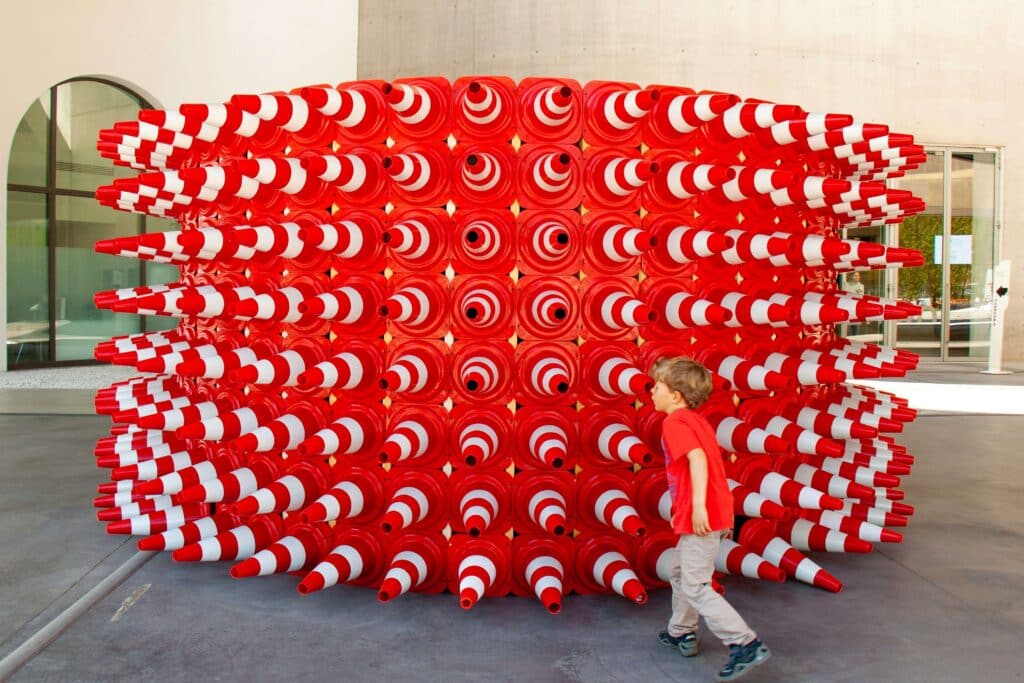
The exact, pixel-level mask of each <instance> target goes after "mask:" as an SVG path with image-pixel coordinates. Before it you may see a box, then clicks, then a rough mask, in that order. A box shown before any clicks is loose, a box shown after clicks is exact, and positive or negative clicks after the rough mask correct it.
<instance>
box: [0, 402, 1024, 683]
mask: <svg viewBox="0 0 1024 683" xmlns="http://www.w3.org/2000/svg"><path fill="white" fill-rule="evenodd" d="M103 426H104V422H103V421H102V420H100V419H99V418H71V417H53V418H48V419H43V418H39V417H32V416H18V417H14V416H5V417H0V434H2V435H3V437H4V438H3V453H4V454H3V457H2V458H0V500H2V501H3V502H2V504H0V505H2V508H0V509H2V512H3V519H4V524H3V525H0V548H2V549H3V550H2V553H0V576H2V577H3V584H2V603H3V605H4V606H5V608H4V609H3V610H0V634H2V635H0V637H3V638H6V640H5V642H4V645H3V647H2V648H0V656H3V655H5V654H6V653H7V652H9V651H10V650H11V649H13V648H14V647H16V646H17V644H18V643H20V642H22V641H24V639H25V638H27V637H28V636H29V635H31V633H32V632H34V631H35V630H36V629H37V628H38V627H39V626H40V625H41V623H40V622H42V623H45V617H46V616H47V615H49V614H50V613H52V612H54V611H55V610H56V611H59V609H58V608H59V603H60V601H61V600H65V601H66V600H68V599H70V598H71V597H73V593H74V592H75V587H76V586H77V587H78V588H77V590H79V591H82V590H85V589H88V588H89V587H90V586H91V585H93V584H95V582H96V580H98V579H97V577H96V572H95V571H94V572H92V573H90V571H89V570H90V569H91V568H95V567H97V565H99V567H100V568H101V569H102V568H105V565H104V558H106V561H107V562H108V563H112V562H113V560H115V559H120V560H121V561H123V559H126V558H127V557H128V556H130V555H131V550H130V548H128V547H125V546H118V540H117V539H110V538H108V537H106V536H104V534H103V532H102V529H101V525H99V524H98V523H96V522H95V521H93V515H92V510H91V505H90V500H89V499H90V498H91V496H92V491H93V490H94V482H95V481H96V479H97V476H96V473H95V472H93V471H91V460H92V456H91V449H92V441H93V440H94V439H95V436H96V435H97V434H98V433H99V432H100V430H102V428H103ZM1022 429H1024V418H1021V417H999V416H923V417H921V418H919V419H918V420H917V421H916V422H914V423H913V424H911V425H910V426H909V427H908V429H907V432H906V434H904V435H903V436H902V438H901V439H900V441H901V442H902V443H905V444H906V445H907V446H908V447H909V448H910V450H911V452H913V453H915V454H916V455H917V456H918V461H917V465H916V466H915V470H914V473H913V475H912V476H910V477H909V478H908V479H907V480H906V485H905V487H904V488H905V490H906V492H907V502H910V503H912V504H914V505H915V506H916V508H917V511H916V514H915V516H914V517H913V518H912V520H911V526H910V527H908V528H907V529H906V530H905V531H906V540H905V541H904V543H903V544H900V545H887V546H882V547H880V549H879V550H877V551H876V552H874V553H872V554H870V555H865V556H856V555H849V556H841V555H828V556H824V555H818V556H816V560H817V561H818V562H820V563H821V564H822V565H823V566H824V567H825V568H826V569H828V570H829V571H831V572H832V573H833V574H835V575H836V576H838V577H839V578H840V579H841V580H843V581H844V583H845V584H846V587H845V589H844V590H843V592H842V593H839V594H838V595H832V594H829V593H825V592H823V591H820V590H817V589H814V588H810V587H808V586H805V585H802V584H798V583H786V584H782V585H776V584H764V583H758V582H753V581H749V580H745V579H734V578H728V579H727V580H726V586H727V589H728V598H729V599H730V600H731V601H732V602H733V603H734V604H735V605H736V606H737V607H738V608H739V609H740V611H741V612H742V613H743V614H744V615H745V616H746V617H747V619H748V620H749V621H750V623H751V625H752V626H753V627H754V628H755V629H757V630H758V631H759V632H760V634H761V635H762V636H763V638H764V640H765V641H766V642H767V643H768V644H769V645H770V647H771V648H772V650H773V652H774V655H775V656H774V657H773V658H772V659H771V660H770V661H769V662H768V663H766V664H765V665H764V666H762V667H761V668H760V669H758V670H757V671H756V672H754V673H752V674H750V675H749V677H747V678H746V679H745V680H749V681H751V682H752V683H755V682H757V681H780V680H784V681H816V682H818V681H820V682H826V681H837V682H839V681H844V682H845V681H849V682H851V683H852V682H854V681H857V682H861V681H922V682H923V681H928V682H942V681H968V680H986V681H1012V680H1019V679H1020V676H1021V672H1022V670H1024V667H1022V666H1021V664H1020V656H1019V652H1018V651H1017V648H1018V647H1019V645H1018V641H1019V638H1020V633H1022V632H1024V588H1022V587H1024V543H1021V540H1022V539H1021V531H1020V529H1021V528H1024V509H1022V507H1021V505H1020V503H1021V501H1022V500H1024V495H1022V494H1024V461H1022V460H1021V459H1020V458H1019V457H1018V456H1017V452H1018V449H1017V442H1018V439H1019V437H1018V433H1019V432H1020V431H1021V430H1022ZM83 464H84V465H83ZM115 556H116V557H115ZM113 566H116V564H113ZM99 578H102V574H101V575H100V576H99ZM296 582H297V579H296V578H294V577H290V576H276V577H267V578H256V579H246V580H242V581H236V580H233V579H231V578H230V577H229V576H228V575H227V565H203V566H181V565H176V564H174V563H173V562H171V561H170V559H169V558H168V557H166V556H163V555H159V556H156V557H155V558H154V559H152V560H151V561H149V562H148V563H147V564H145V565H144V566H143V567H142V568H141V569H140V570H139V571H137V572H136V573H135V574H134V575H132V576H131V577H130V578H129V579H128V580H127V581H125V582H124V583H123V584H122V585H121V586H120V587H119V588H118V589H116V590H115V591H114V592H113V593H111V594H110V595H109V596H108V597H107V598H106V599H104V600H103V601H102V602H100V603H99V604H98V605H97V606H96V607H95V608H93V609H92V610H91V611H90V612H89V613H88V614H87V615H86V616H85V617H84V618H82V619H80V620H79V621H77V622H76V623H75V624H73V625H72V626H71V627H70V628H69V629H68V630H67V631H66V632H65V633H64V634H63V635H62V636H61V637H60V638H58V639H57V640H56V641H54V642H53V643H52V644H51V645H50V646H49V647H47V648H46V649H45V650H43V651H42V652H41V653H39V654H38V655H37V656H36V657H35V658H33V659H32V660H31V661H29V662H28V664H27V665H26V666H25V667H24V668H22V669H21V671H19V672H18V673H17V674H16V675H15V676H14V678H13V679H12V680H14V681H20V682H28V681H100V680H104V681H109V680H115V681H121V680H123V681H135V680H155V681H194V680H211V681H234V680H247V681H271V680H275V681H276V680H313V681H320V680H323V681H378V680H403V681H512V680H516V681H581V682H594V683H597V682H605V681H645V682H646V681H690V680H694V681H698V680H712V679H713V676H714V671H715V670H716V669H717V667H718V666H720V665H721V663H722V662H723V661H724V659H725V648H724V647H723V646H722V645H721V644H719V643H717V642H716V641H715V639H714V638H713V637H712V636H711V635H710V634H708V633H705V634H704V635H703V636H702V644H703V646H704V649H705V653H704V655H703V656H702V657H699V658H696V659H694V660H684V659H682V658H680V657H679V656H678V655H676V654H674V653H673V652H671V651H668V650H666V649H664V648H662V647H660V646H658V645H657V644H656V643H655V642H654V640H653V637H654V634H655V633H656V632H657V630H658V629H659V628H661V627H662V625H663V622H664V619H665V618H666V616H667V611H668V600H669V596H668V594H667V592H665V591H656V592H653V593H652V595H651V601H650V603H649V604H648V605H647V606H645V607H636V606H633V605H630V604H628V603H627V602H626V601H625V600H623V599H621V598H618V597H606V596H597V597H594V596H587V597H583V596H570V597H569V598H567V600H566V603H565V606H564V608H563V611H562V613H561V614H560V615H558V616H551V615H548V614H547V613H546V612H545V611H544V610H543V609H542V608H541V607H540V605H539V604H537V603H536V601H534V600H531V599H524V598H502V599H491V600H485V601H483V602H481V603H480V604H479V605H477V606H476V607H474V608H473V609H472V610H471V611H469V612H463V611H462V610H461V609H460V608H459V607H458V604H457V601H456V599H455V598H454V597H453V596H451V595H447V594H442V595H406V596H403V597H401V598H399V599H397V600H396V601H394V602H392V603H390V604H388V605H380V604H379V603H377V601H376V597H375V595H374V593H373V591H371V590H368V589H361V588H350V587H338V588H334V589H330V590H328V591H324V592H322V593H319V594H314V595H312V596H308V597H300V596H299V595H298V594H297V593H296V592H295V584H296ZM69 587H70V588H69ZM62 591H64V592H62Z"/></svg>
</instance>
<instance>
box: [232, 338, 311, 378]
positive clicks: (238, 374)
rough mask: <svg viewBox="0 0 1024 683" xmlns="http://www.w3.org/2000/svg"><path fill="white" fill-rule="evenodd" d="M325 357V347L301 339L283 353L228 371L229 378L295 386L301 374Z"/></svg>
mask: <svg viewBox="0 0 1024 683" xmlns="http://www.w3.org/2000/svg"><path fill="white" fill-rule="evenodd" d="M323 359H324V351H323V347H322V346H321V345H318V344H312V343H305V342H304V340H302V339H299V340H297V341H296V343H295V344H292V346H291V347H290V348H288V349H285V350H284V351H282V352H281V353H278V354H275V355H273V356H271V357H269V358H261V359H259V360H257V361H256V362H255V363H252V364H251V365H243V366H241V367H239V368H235V369H234V370H232V371H231V372H229V373H228V380H229V381H232V382H239V383H242V384H272V385H274V386H285V387H294V386H297V385H298V379H299V375H301V374H302V373H304V372H305V371H306V370H308V369H310V368H312V367H313V366H314V365H316V364H317V363H319V362H320V361H322V360H323Z"/></svg>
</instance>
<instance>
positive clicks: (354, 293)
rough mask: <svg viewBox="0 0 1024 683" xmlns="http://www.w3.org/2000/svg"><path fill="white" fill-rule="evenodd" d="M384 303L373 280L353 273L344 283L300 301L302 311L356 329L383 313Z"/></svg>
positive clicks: (306, 314) (310, 315)
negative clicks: (381, 309) (381, 307)
mask: <svg viewBox="0 0 1024 683" xmlns="http://www.w3.org/2000/svg"><path fill="white" fill-rule="evenodd" d="M382 303H383V296H382V293H381V291H380V289H379V288H378V287H377V286H376V284H375V283H374V282H373V281H372V280H370V279H367V278H361V276H359V275H352V276H351V278H349V279H348V280H346V282H345V283H344V284H343V285H342V286H341V287H339V288H337V289H334V290H332V291H330V292H324V293H323V294H317V295H316V296H315V297H313V298H311V299H306V300H305V301H303V302H302V303H300V304H299V312H300V313H302V314H303V315H305V316H309V317H318V318H321V319H325V321H334V322H336V323H338V324H340V325H342V326H353V328H356V329H357V328H358V327H359V326H366V325H368V324H369V323H370V322H371V321H372V319H373V318H375V317H377V315H379V314H380V306H381V304H382Z"/></svg>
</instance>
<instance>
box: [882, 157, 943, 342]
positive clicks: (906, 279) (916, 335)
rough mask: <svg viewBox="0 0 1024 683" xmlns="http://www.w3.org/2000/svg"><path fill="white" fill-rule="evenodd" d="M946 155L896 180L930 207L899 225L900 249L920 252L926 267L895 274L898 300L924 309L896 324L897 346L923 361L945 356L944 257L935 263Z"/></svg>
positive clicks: (933, 159)
mask: <svg viewBox="0 0 1024 683" xmlns="http://www.w3.org/2000/svg"><path fill="white" fill-rule="evenodd" d="M942 174H943V153H942V152H929V153H928V161H927V162H926V163H925V164H923V165H922V166H921V167H920V168H919V169H917V170H916V171H911V172H910V173H908V174H907V175H906V177H904V178H900V179H899V180H894V181H893V182H892V186H893V187H894V188H898V189H903V190H910V191H911V192H913V193H914V194H915V195H916V196H918V197H920V198H921V199H923V200H924V201H925V203H926V205H927V208H926V209H925V211H924V213H921V214H918V215H916V216H910V217H908V218H905V219H904V220H903V222H902V223H901V224H900V225H899V246H901V247H909V248H911V249H917V250H919V251H920V252H921V253H922V254H923V255H924V265H923V266H920V267H918V268H900V269H899V270H898V271H893V272H894V273H895V277H896V278H897V283H898V289H897V297H898V298H900V299H905V300H907V301H912V302H914V303H916V304H918V305H919V306H921V309H922V311H921V315H919V316H914V317H912V318H907V319H906V320H900V321H898V322H897V324H896V339H895V346H896V347H898V348H905V349H909V350H911V351H913V352H914V353H917V354H919V355H921V356H924V357H939V356H941V355H942V344H941V341H942V340H941V336H942V292H943V282H942V254H941V252H940V253H939V255H938V259H936V257H935V256H936V254H935V246H936V240H935V238H936V237H939V238H940V240H941V237H942V213H943V202H942Z"/></svg>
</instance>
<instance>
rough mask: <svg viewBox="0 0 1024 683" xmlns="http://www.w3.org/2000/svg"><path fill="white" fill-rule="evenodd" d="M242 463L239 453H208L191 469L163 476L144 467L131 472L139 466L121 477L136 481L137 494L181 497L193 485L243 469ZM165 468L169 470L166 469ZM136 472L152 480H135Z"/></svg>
mask: <svg viewBox="0 0 1024 683" xmlns="http://www.w3.org/2000/svg"><path fill="white" fill-rule="evenodd" d="M182 464H183V463H182ZM241 464H242V458H241V457H240V456H238V455H237V454H232V453H212V452H209V451H208V454H207V459H205V460H202V461H199V462H197V463H196V464H194V465H191V466H188V465H184V466H181V467H179V468H178V469H176V470H173V471H169V472H166V473H163V474H160V473H159V470H156V468H152V469H150V468H144V469H142V471H141V472H139V471H138V470H133V469H131V468H138V467H139V466H138V465H133V466H129V467H127V468H123V469H122V470H121V472H120V473H119V474H122V475H124V478H125V480H132V481H134V482H135V483H134V484H133V485H132V488H131V490H132V491H133V492H135V493H141V494H144V495H150V496H162V495H173V494H178V493H181V492H182V491H184V490H185V489H186V488H188V487H190V486H195V485H196V484H200V483H202V482H204V481H210V480H212V479H216V478H217V477H219V476H221V475H223V474H227V473H228V472H230V471H231V470H233V469H236V468H238V467H240V466H241ZM143 465H148V463H143ZM161 469H169V468H168V467H163V468H161ZM115 472H117V470H115ZM133 472H138V473H139V474H141V475H142V476H144V477H149V478H148V479H143V478H142V477H132V476H131V475H132V474H133ZM153 474H157V476H150V475H153Z"/></svg>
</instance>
